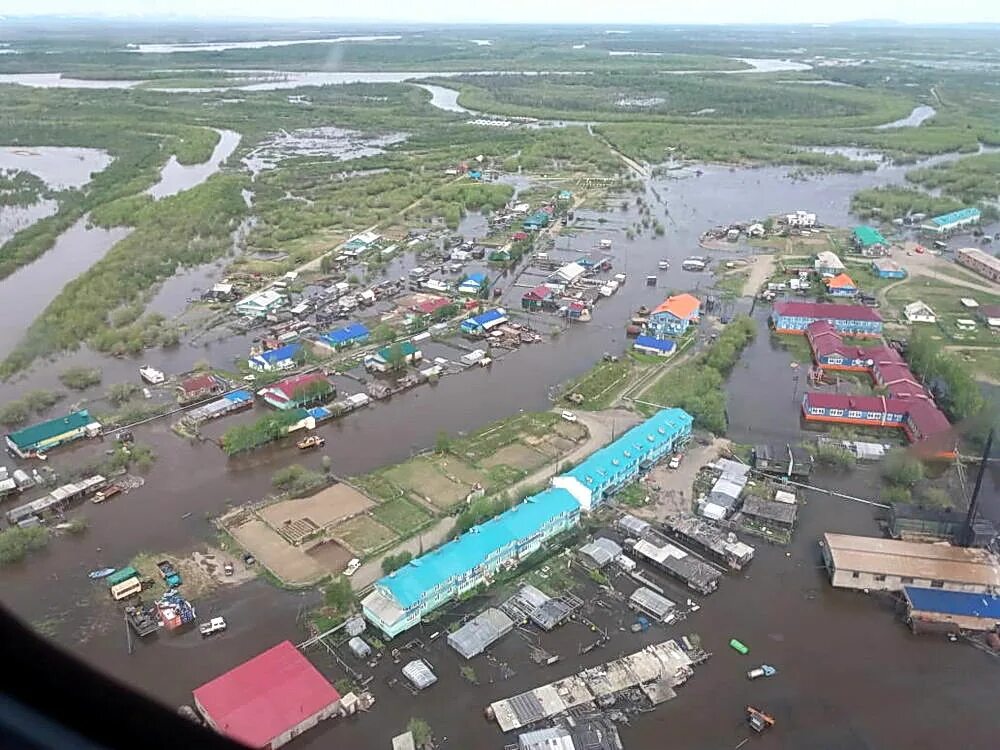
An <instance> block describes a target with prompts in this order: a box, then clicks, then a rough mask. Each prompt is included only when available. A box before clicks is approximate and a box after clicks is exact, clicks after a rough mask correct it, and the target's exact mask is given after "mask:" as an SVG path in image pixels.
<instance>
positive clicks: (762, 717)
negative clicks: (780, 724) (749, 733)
mask: <svg viewBox="0 0 1000 750" xmlns="http://www.w3.org/2000/svg"><path fill="white" fill-rule="evenodd" d="M747 723H748V724H749V725H750V728H751V729H753V731H755V732H758V733H759V732H763V731H764V730H765V729H770V728H771V727H773V726H774V717H773V716H769V715H768V714H766V713H764V712H763V711H761V710H760V709H759V708H754V707H753V706H747Z"/></svg>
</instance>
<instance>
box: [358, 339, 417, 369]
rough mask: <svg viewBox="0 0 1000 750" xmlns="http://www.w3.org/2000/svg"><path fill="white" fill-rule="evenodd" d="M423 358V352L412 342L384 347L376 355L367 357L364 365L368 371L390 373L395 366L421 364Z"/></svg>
mask: <svg viewBox="0 0 1000 750" xmlns="http://www.w3.org/2000/svg"><path fill="white" fill-rule="evenodd" d="M423 356H424V354H423V352H421V351H420V350H419V349H418V348H417V347H416V345H415V344H414V343H413V342H412V341H403V342H402V343H399V344H393V345H392V346H384V347H382V348H381V349H379V350H378V351H377V352H375V354H370V355H368V356H367V357H365V361H364V365H365V369H366V370H375V371H377V372H388V371H389V370H392V369H393V367H394V366H397V367H402V366H403V365H410V364H413V363H414V362H419V361H420V360H421V359H423Z"/></svg>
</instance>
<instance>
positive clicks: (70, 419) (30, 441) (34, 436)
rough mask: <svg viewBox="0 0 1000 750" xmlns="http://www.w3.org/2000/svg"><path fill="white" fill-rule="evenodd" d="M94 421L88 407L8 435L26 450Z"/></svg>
mask: <svg viewBox="0 0 1000 750" xmlns="http://www.w3.org/2000/svg"><path fill="white" fill-rule="evenodd" d="M92 421H93V420H92V419H91V418H90V412H88V411H87V410H86V409H81V410H80V411H74V412H72V413H70V414H67V415H66V416H65V417H56V418H55V419H50V420H49V421H48V422H40V423H38V424H33V425H31V426H30V427H25V428H24V429H23V430H18V431H17V432H12V433H10V434H9V435H8V436H7V437H8V439H9V440H10V441H11V442H12V443H14V444H15V445H16V446H17V447H18V448H20V449H21V450H25V449H30V448H32V447H33V446H35V445H38V444H39V443H42V442H45V441H46V440H51V439H52V438H54V437H56V436H57V435H62V434H63V433H65V432H72V431H73V430H82V429H83V428H84V427H86V426H87V425H88V424H90V423H91V422H92Z"/></svg>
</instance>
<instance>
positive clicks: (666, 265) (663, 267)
mask: <svg viewBox="0 0 1000 750" xmlns="http://www.w3.org/2000/svg"><path fill="white" fill-rule="evenodd" d="M656 266H657V268H659V269H660V270H661V271H666V270H667V269H669V268H670V261H669V260H661V261H660V262H659V263H657V264H656Z"/></svg>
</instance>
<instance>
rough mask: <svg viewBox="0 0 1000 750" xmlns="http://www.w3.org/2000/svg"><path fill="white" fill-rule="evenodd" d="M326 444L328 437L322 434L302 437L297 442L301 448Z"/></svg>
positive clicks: (305, 448)
mask: <svg viewBox="0 0 1000 750" xmlns="http://www.w3.org/2000/svg"><path fill="white" fill-rule="evenodd" d="M325 444H326V438H324V437H323V436H322V435H309V436H308V437H304V438H302V439H301V440H300V441H299V442H297V443H296V445H297V446H298V448H299V450H302V451H304V450H309V449H310V448H319V447H320V446H322V445H325Z"/></svg>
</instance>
